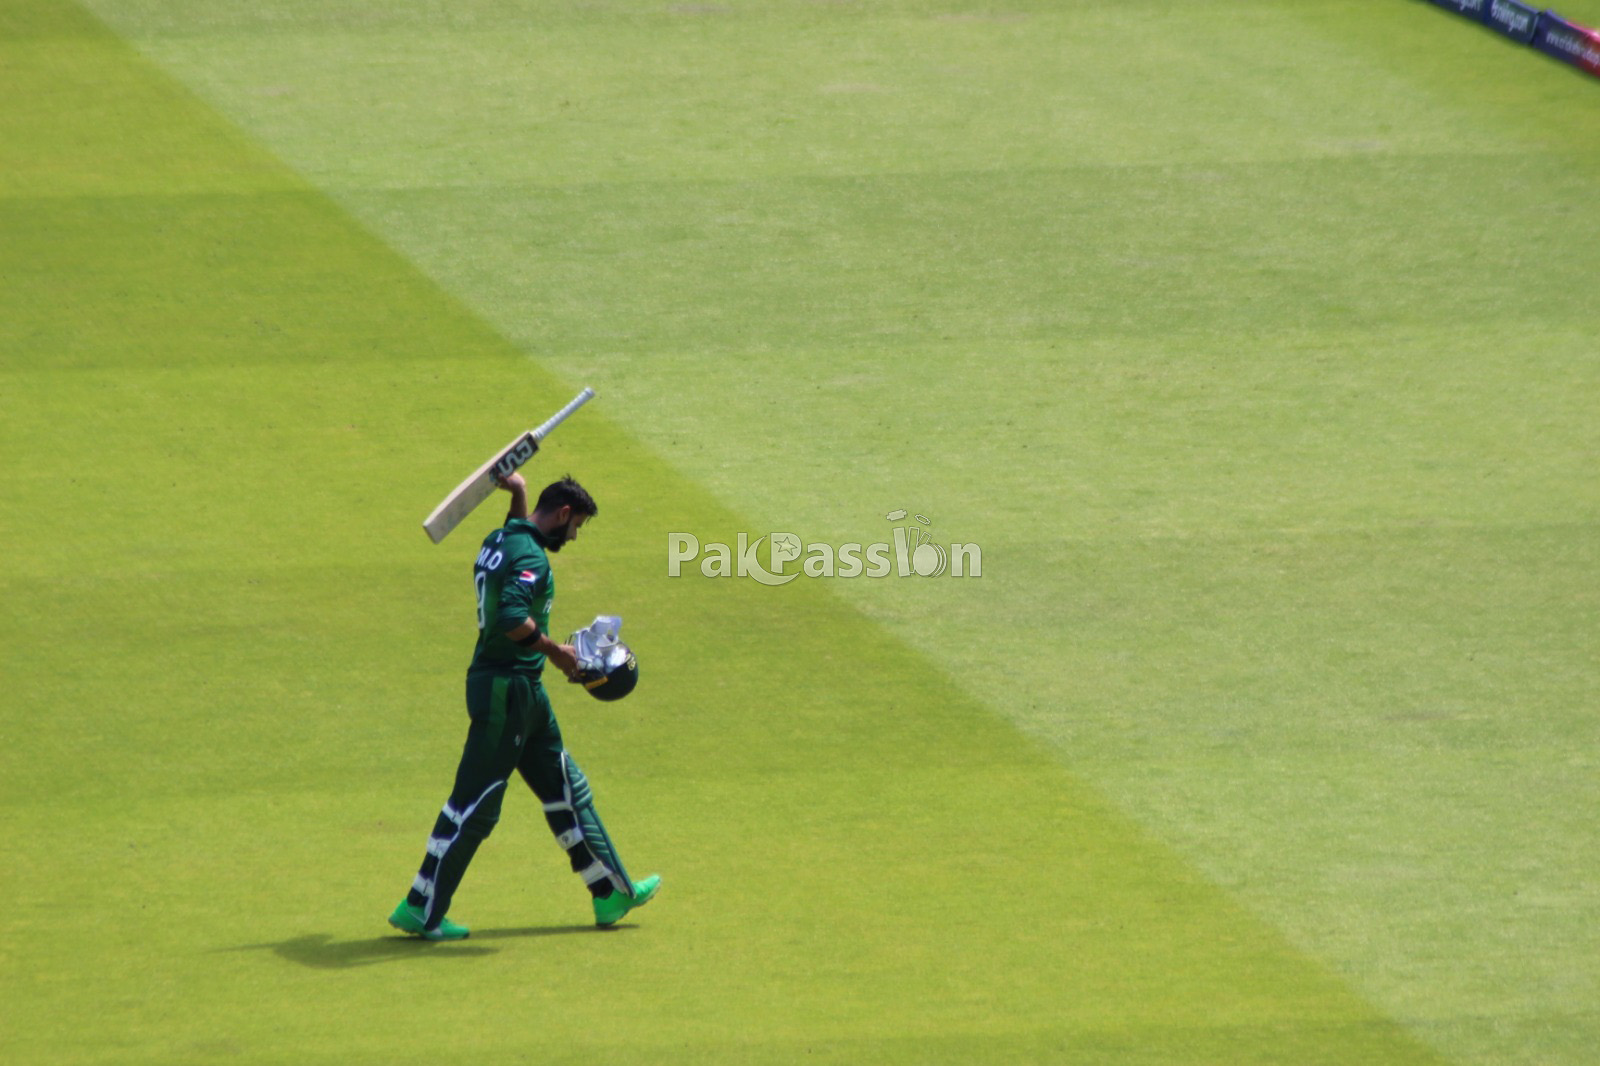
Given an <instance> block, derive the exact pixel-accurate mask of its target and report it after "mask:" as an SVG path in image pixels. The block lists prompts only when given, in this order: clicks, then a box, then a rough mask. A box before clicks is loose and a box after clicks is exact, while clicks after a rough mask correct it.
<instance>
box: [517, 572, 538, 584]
mask: <svg viewBox="0 0 1600 1066" xmlns="http://www.w3.org/2000/svg"><path fill="white" fill-rule="evenodd" d="M517 580H518V581H520V582H522V583H523V584H524V585H527V586H528V587H529V588H533V587H534V586H535V585H537V584H538V583H539V575H538V574H536V573H534V572H533V571H532V570H524V571H523V572H522V573H520V574H518V575H517Z"/></svg>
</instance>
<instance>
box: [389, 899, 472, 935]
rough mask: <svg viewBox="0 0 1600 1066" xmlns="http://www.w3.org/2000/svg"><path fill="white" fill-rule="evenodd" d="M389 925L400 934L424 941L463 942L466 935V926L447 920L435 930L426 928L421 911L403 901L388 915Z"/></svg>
mask: <svg viewBox="0 0 1600 1066" xmlns="http://www.w3.org/2000/svg"><path fill="white" fill-rule="evenodd" d="M389 924H390V925H392V926H394V927H395V928H396V929H398V930H400V931H401V932H402V933H410V934H411V935H412V936H420V937H421V938H422V939H424V940H465V939H466V938H467V935H468V930H467V927H466V926H464V925H457V924H456V923H455V922H452V921H451V920H450V919H449V918H445V919H444V920H442V921H441V922H440V923H439V928H437V929H429V928H427V927H426V926H425V925H423V924H422V911H421V909H419V908H417V907H413V906H412V905H411V904H409V903H407V902H406V901H405V900H401V901H400V906H398V907H396V908H395V909H394V913H393V914H391V915H389Z"/></svg>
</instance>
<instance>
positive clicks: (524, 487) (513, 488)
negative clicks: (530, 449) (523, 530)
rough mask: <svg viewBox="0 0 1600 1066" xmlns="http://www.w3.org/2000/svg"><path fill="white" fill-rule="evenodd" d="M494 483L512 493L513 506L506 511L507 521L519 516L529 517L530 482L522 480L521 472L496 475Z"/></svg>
mask: <svg viewBox="0 0 1600 1066" xmlns="http://www.w3.org/2000/svg"><path fill="white" fill-rule="evenodd" d="M494 483H495V484H496V485H498V486H500V487H501V488H502V489H505V490H506V491H507V492H509V493H511V506H510V508H508V509H507V511H506V521H507V522H511V521H514V520H515V519H518V518H527V517H528V483H527V482H526V481H524V480H522V475H521V474H511V475H509V476H508V477H498V476H497V477H496V478H495V479H494Z"/></svg>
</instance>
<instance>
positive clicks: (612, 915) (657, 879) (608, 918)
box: [594, 874, 661, 927]
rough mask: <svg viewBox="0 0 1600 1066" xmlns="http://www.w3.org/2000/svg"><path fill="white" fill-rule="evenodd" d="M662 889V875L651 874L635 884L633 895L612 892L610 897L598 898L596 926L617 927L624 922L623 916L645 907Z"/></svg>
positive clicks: (595, 901)
mask: <svg viewBox="0 0 1600 1066" xmlns="http://www.w3.org/2000/svg"><path fill="white" fill-rule="evenodd" d="M660 888H661V875H660V874H651V875H650V876H649V877H647V878H645V879H644V880H643V881H635V882H634V883H633V895H631V896H629V895H627V894H626V893H622V892H612V893H611V895H609V896H596V897H595V900H594V924H595V925H598V926H601V927H604V926H608V925H616V924H617V923H618V922H620V921H622V916H623V915H624V914H627V913H628V912H629V911H631V910H633V909H634V908H635V907H643V906H644V905H645V904H646V903H649V902H650V901H651V900H652V899H655V896H656V892H657V890H659V889H660Z"/></svg>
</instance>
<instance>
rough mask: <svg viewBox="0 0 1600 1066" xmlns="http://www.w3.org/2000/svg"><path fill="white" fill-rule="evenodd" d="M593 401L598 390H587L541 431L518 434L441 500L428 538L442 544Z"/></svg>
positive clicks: (428, 525)
mask: <svg viewBox="0 0 1600 1066" xmlns="http://www.w3.org/2000/svg"><path fill="white" fill-rule="evenodd" d="M593 398H594V390H593V389H590V388H585V389H584V390H583V391H582V392H580V393H578V395H577V396H576V397H574V398H573V400H572V402H571V403H569V404H567V405H566V406H565V407H563V408H562V409H561V410H559V411H557V412H556V413H555V414H554V415H552V416H551V417H550V419H549V420H548V421H546V422H545V423H544V424H543V425H541V426H540V427H539V428H538V429H530V430H528V431H527V432H525V433H519V434H517V436H516V437H514V438H512V440H511V443H509V444H507V445H506V446H505V447H504V448H501V449H500V450H499V451H497V452H495V453H494V455H492V456H490V457H489V459H488V461H487V462H485V463H484V464H483V465H482V466H480V467H478V469H476V470H474V471H473V472H472V473H471V474H470V475H468V477H467V479H466V480H465V481H463V482H462V483H461V484H459V485H457V486H456V487H455V488H454V489H453V490H452V491H451V493H450V495H448V496H446V497H445V498H444V499H443V500H442V501H440V503H439V506H437V507H435V508H434V509H433V513H432V514H430V515H429V516H428V517H427V518H425V519H423V521H422V528H423V529H424V530H425V531H426V532H427V534H428V539H430V540H432V541H433V542H434V543H435V544H438V543H439V542H440V541H442V540H444V538H445V537H448V536H449V535H450V531H451V530H453V529H455V528H456V527H457V526H459V525H460V524H461V522H462V520H463V519H465V518H466V517H467V515H469V514H471V513H472V512H473V511H474V510H476V509H477V506H478V505H479V504H480V503H482V502H483V501H484V500H487V499H488V498H489V497H490V496H492V495H494V490H495V478H496V477H507V476H509V475H510V474H513V473H515V472H516V471H517V469H518V468H520V467H521V466H522V464H523V463H526V462H527V461H528V460H529V459H532V458H533V456H534V454H535V453H536V452H538V450H539V442H540V441H541V440H543V439H544V438H545V437H546V436H547V435H548V434H549V433H550V431H551V430H553V429H555V428H556V427H557V426H559V425H560V424H561V423H562V422H564V421H566V420H567V417H568V416H569V415H571V414H572V412H574V411H576V410H577V409H578V408H580V407H582V406H583V405H584V404H586V403H588V402H589V401H590V400H591V399H593Z"/></svg>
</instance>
